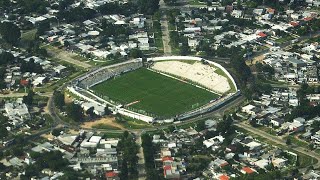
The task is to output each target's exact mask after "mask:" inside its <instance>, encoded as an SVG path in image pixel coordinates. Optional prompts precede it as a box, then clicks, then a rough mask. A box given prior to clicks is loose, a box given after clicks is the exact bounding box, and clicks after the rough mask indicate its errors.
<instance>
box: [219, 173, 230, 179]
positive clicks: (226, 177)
mask: <svg viewBox="0 0 320 180" xmlns="http://www.w3.org/2000/svg"><path fill="white" fill-rule="evenodd" d="M219 179H220V180H229V179H230V178H229V176H227V175H225V174H223V175H221V176H219Z"/></svg>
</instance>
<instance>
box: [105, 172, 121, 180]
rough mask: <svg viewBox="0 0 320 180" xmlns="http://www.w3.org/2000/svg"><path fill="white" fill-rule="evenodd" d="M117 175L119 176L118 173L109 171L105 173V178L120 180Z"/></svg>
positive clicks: (107, 179)
mask: <svg viewBox="0 0 320 180" xmlns="http://www.w3.org/2000/svg"><path fill="white" fill-rule="evenodd" d="M118 175H119V173H117V172H115V171H110V172H106V174H105V178H106V180H120V178H119V176H118Z"/></svg>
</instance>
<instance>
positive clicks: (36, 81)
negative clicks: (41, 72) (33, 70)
mask: <svg viewBox="0 0 320 180" xmlns="http://www.w3.org/2000/svg"><path fill="white" fill-rule="evenodd" d="M46 80H47V77H43V76H40V77H37V78H36V79H34V80H33V81H32V84H33V85H34V86H41V85H43V84H44V83H45V82H46Z"/></svg>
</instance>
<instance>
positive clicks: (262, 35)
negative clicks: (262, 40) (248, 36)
mask: <svg viewBox="0 0 320 180" xmlns="http://www.w3.org/2000/svg"><path fill="white" fill-rule="evenodd" d="M258 35H259V36H260V37H267V35H266V34H265V33H263V32H259V34H258Z"/></svg>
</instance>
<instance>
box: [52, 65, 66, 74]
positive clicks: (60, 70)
mask: <svg viewBox="0 0 320 180" xmlns="http://www.w3.org/2000/svg"><path fill="white" fill-rule="evenodd" d="M66 69H67V67H65V66H63V65H58V66H56V67H54V68H53V70H54V72H55V73H57V74H61V73H63V72H65V70H66Z"/></svg>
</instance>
